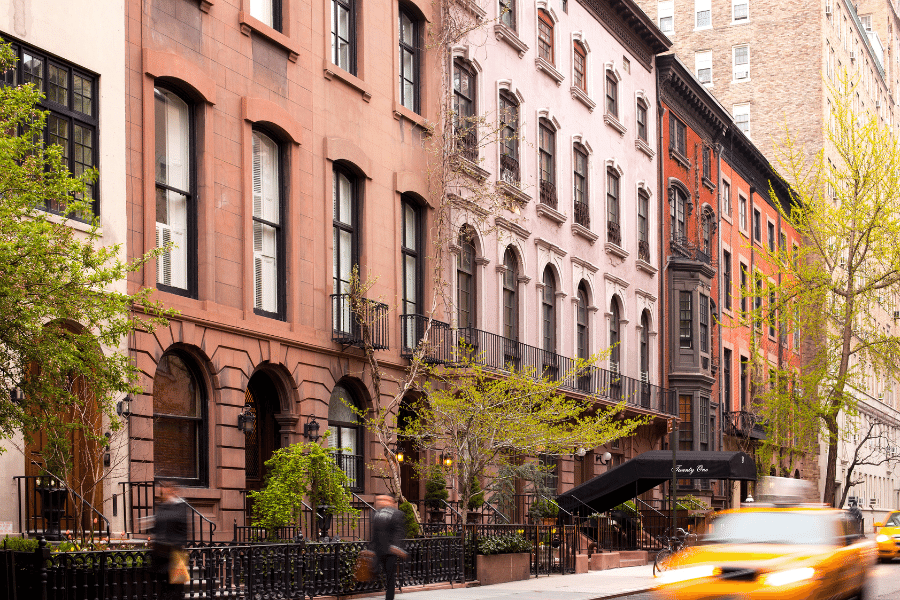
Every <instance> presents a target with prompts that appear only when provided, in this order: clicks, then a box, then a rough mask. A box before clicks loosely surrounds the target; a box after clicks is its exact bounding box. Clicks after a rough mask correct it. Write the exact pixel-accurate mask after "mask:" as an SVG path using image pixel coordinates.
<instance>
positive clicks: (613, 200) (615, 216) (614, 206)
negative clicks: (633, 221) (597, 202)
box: [606, 167, 622, 226]
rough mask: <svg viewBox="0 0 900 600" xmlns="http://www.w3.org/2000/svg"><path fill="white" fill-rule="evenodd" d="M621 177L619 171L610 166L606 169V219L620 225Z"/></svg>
mask: <svg viewBox="0 0 900 600" xmlns="http://www.w3.org/2000/svg"><path fill="white" fill-rule="evenodd" d="M621 195H622V178H621V176H620V175H619V173H618V172H617V171H616V170H615V169H613V168H611V167H607V169H606V220H607V222H608V223H615V224H617V225H620V226H621V216H622V215H621V213H622V210H621V209H622V204H621Z"/></svg>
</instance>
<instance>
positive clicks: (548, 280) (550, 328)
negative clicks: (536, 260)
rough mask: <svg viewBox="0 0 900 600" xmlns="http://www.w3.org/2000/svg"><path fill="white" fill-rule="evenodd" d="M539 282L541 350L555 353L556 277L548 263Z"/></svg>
mask: <svg viewBox="0 0 900 600" xmlns="http://www.w3.org/2000/svg"><path fill="white" fill-rule="evenodd" d="M541 283H542V285H543V288H542V289H541V350H543V351H544V352H547V353H550V354H556V349H557V342H556V338H557V322H556V277H555V276H554V274H553V270H552V269H551V268H550V265H547V266H546V267H544V274H543V277H542V278H541ZM545 360H546V359H545Z"/></svg>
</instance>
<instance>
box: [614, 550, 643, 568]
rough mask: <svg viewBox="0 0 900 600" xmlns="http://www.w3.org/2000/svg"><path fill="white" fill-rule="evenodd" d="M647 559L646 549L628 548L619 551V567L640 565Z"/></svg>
mask: <svg viewBox="0 0 900 600" xmlns="http://www.w3.org/2000/svg"><path fill="white" fill-rule="evenodd" d="M648 560H649V553H648V552H647V551H646V550H629V551H624V552H619V566H620V567H640V566H642V565H646V564H647V562H648Z"/></svg>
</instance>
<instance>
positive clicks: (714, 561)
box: [654, 478, 876, 600]
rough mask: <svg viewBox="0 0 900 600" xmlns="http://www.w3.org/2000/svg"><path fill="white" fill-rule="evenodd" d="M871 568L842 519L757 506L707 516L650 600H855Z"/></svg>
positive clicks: (870, 549) (871, 550)
mask: <svg viewBox="0 0 900 600" xmlns="http://www.w3.org/2000/svg"><path fill="white" fill-rule="evenodd" d="M775 479H778V478H775ZM795 481H796V480H795ZM771 499H777V497H774V496H773V497H771V498H769V500H771ZM760 500H763V498H760ZM875 560H876V550H875V544H874V543H872V542H871V541H868V540H866V539H865V537H864V536H862V535H861V534H860V533H859V530H858V527H857V523H856V521H855V520H852V519H851V518H850V517H849V515H848V514H847V513H846V511H842V510H835V509H831V508H824V507H822V506H821V505H818V506H810V505H809V504H805V505H800V504H796V503H790V502H777V501H774V502H766V501H761V502H759V503H755V504H752V505H743V506H742V508H740V509H735V510H728V511H723V512H721V513H718V514H716V515H713V517H712V518H711V519H710V521H709V522H708V524H707V527H706V528H705V532H704V533H703V535H702V536H701V537H700V540H699V542H698V543H697V545H695V546H691V547H688V548H685V549H684V550H682V551H680V552H678V553H677V554H675V555H673V556H672V557H670V558H669V559H668V564H667V570H665V571H664V572H662V574H661V575H660V576H659V578H658V586H657V587H656V589H655V591H654V595H655V596H656V597H657V598H664V599H672V600H711V599H713V598H717V599H729V600H731V599H735V600H736V599H740V600H769V599H771V600H776V599H777V600H794V599H796V600H801V599H803V600H807V599H828V600H831V599H835V600H840V599H843V598H851V597H856V598H859V599H860V600H863V599H864V598H867V585H866V584H867V578H868V572H869V570H870V569H871V568H872V567H873V566H874V564H875Z"/></svg>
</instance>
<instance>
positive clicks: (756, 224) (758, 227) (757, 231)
mask: <svg viewBox="0 0 900 600" xmlns="http://www.w3.org/2000/svg"><path fill="white" fill-rule="evenodd" d="M753 241H754V242H756V243H758V244H762V213H761V212H760V211H759V209H758V208H754V209H753Z"/></svg>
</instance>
